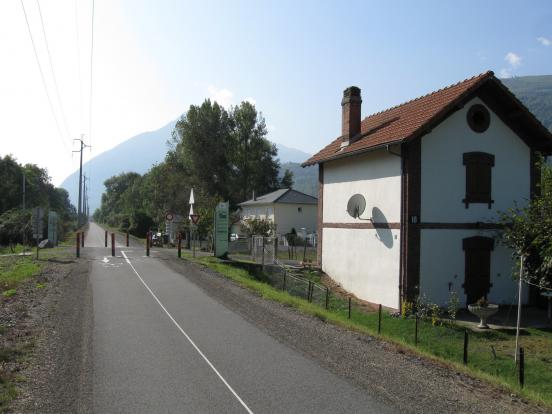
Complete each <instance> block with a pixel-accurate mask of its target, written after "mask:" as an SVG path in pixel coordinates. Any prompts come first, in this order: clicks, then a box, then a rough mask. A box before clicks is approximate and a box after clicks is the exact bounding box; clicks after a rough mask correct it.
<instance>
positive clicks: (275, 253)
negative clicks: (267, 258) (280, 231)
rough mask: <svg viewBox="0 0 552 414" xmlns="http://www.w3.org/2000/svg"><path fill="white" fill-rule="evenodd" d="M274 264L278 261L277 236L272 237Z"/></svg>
mask: <svg viewBox="0 0 552 414" xmlns="http://www.w3.org/2000/svg"><path fill="white" fill-rule="evenodd" d="M272 240H274V263H277V260H278V236H274V238H273V239H272Z"/></svg>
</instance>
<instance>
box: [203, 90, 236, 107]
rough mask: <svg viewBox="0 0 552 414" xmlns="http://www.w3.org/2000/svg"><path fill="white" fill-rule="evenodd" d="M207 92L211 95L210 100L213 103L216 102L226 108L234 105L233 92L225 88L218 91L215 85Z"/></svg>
mask: <svg viewBox="0 0 552 414" xmlns="http://www.w3.org/2000/svg"><path fill="white" fill-rule="evenodd" d="M207 92H208V93H209V98H211V100H212V101H216V102H217V103H218V104H219V105H222V106H224V107H225V108H228V107H229V106H230V105H232V97H233V96H234V94H233V93H232V91H230V90H228V89H224V88H223V89H218V88H216V87H215V86H213V85H209V86H208V87H207Z"/></svg>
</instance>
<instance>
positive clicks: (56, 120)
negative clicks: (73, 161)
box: [20, 0, 71, 152]
mask: <svg viewBox="0 0 552 414" xmlns="http://www.w3.org/2000/svg"><path fill="white" fill-rule="evenodd" d="M20 1H21V8H22V9H23V15H24V16H25V22H26V23H27V30H28V31H29V37H30V38H31V43H32V45H33V51H34V55H35V58H36V63H37V65H38V70H39V72H40V77H41V79H42V85H43V86H44V91H45V92H46V97H47V98H48V104H49V105H50V110H51V111H52V116H53V117H54V121H55V123H56V128H57V131H58V136H59V139H60V140H61V143H62V144H63V146H64V147H65V149H66V150H67V151H68V152H70V151H71V150H70V149H69V147H68V146H67V143H66V142H65V140H64V139H63V134H62V133H61V128H60V127H59V121H58V119H57V116H56V112H55V110H54V106H53V105H52V99H51V98H50V93H49V92H48V87H47V85H46V78H45V77H44V72H43V71H42V66H41V65H40V60H39V58H38V53H37V51H36V45H35V42H34V38H33V33H32V32H31V26H30V25H29V19H28V18H27V11H26V10H25V6H24V5H23V0H20Z"/></svg>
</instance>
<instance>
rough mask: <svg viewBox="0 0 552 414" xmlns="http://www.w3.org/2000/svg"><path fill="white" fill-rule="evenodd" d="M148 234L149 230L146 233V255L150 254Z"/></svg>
mask: <svg viewBox="0 0 552 414" xmlns="http://www.w3.org/2000/svg"><path fill="white" fill-rule="evenodd" d="M150 234H151V232H149V231H148V232H147V233H146V256H149V255H150Z"/></svg>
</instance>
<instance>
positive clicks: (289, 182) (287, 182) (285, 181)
mask: <svg viewBox="0 0 552 414" xmlns="http://www.w3.org/2000/svg"><path fill="white" fill-rule="evenodd" d="M280 187H281V188H292V187H293V172H291V171H290V170H289V169H288V168H286V171H285V172H284V176H283V177H282V181H281V182H280Z"/></svg>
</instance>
